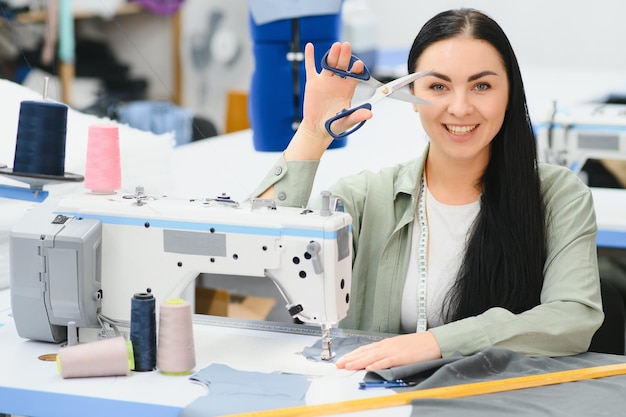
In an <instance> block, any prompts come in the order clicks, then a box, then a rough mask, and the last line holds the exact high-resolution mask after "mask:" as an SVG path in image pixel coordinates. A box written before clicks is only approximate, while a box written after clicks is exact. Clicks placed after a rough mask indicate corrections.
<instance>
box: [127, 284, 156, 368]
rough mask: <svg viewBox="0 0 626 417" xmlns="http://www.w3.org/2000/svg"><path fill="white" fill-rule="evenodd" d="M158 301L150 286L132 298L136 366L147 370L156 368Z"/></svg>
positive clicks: (131, 337) (132, 326)
mask: <svg viewBox="0 0 626 417" xmlns="http://www.w3.org/2000/svg"><path fill="white" fill-rule="evenodd" d="M155 305H156V302H155V299H154V296H153V295H152V294H151V292H150V288H148V290H147V292H145V293H137V294H135V295H134V296H133V298H132V299H131V309H130V340H131V342H132V344H133V354H134V357H135V368H134V369H133V371H138V372H146V371H153V370H154V369H155V368H156V313H155V311H156V306H155Z"/></svg>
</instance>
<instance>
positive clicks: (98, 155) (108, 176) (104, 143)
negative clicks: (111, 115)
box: [85, 124, 122, 194]
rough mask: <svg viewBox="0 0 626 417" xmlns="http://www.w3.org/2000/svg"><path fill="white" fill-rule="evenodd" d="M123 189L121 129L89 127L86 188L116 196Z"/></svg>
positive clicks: (97, 125) (99, 126)
mask: <svg viewBox="0 0 626 417" xmlns="http://www.w3.org/2000/svg"><path fill="white" fill-rule="evenodd" d="M121 187H122V170H121V163H120V143H119V129H118V127H117V126H116V125H114V124H96V125H91V126H89V130H88V137H87V161H86V166H85V188H87V189H89V190H91V191H92V192H93V193H95V194H114V193H115V190H119V189H120V188H121Z"/></svg>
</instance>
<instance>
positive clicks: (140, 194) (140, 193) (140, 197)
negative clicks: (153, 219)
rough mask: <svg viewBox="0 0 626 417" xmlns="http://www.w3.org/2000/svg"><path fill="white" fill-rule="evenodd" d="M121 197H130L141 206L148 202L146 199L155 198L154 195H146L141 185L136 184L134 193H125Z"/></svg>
mask: <svg viewBox="0 0 626 417" xmlns="http://www.w3.org/2000/svg"><path fill="white" fill-rule="evenodd" d="M122 198H125V199H131V198H134V199H135V201H136V203H137V205H138V206H143V205H144V204H146V203H147V202H148V200H156V198H155V197H153V196H149V195H146V193H145V190H144V187H143V185H138V186H136V187H135V194H134V195H130V194H128V195H125V196H123V197H122Z"/></svg>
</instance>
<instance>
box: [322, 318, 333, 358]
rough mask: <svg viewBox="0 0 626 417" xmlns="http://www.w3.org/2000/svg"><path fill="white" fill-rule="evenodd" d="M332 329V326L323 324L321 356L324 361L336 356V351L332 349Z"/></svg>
mask: <svg viewBox="0 0 626 417" xmlns="http://www.w3.org/2000/svg"><path fill="white" fill-rule="evenodd" d="M330 331H331V327H326V326H322V353H321V354H320V358H321V359H322V360H323V361H329V360H331V359H332V358H334V357H335V352H333V350H332V341H331V339H330Z"/></svg>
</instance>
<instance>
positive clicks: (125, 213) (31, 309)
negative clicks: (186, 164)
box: [10, 189, 352, 359]
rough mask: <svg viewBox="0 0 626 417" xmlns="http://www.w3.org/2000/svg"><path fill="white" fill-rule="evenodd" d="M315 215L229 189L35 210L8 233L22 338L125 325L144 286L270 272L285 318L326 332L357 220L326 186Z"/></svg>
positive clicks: (341, 293)
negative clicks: (203, 195)
mask: <svg viewBox="0 0 626 417" xmlns="http://www.w3.org/2000/svg"><path fill="white" fill-rule="evenodd" d="M322 200H323V205H322V209H321V210H319V211H313V210H308V209H301V208H287V207H276V206H275V204H274V202H273V201H272V200H252V201H251V202H250V204H249V205H239V204H238V203H236V202H234V201H232V200H230V199H229V198H227V197H225V196H220V197H218V198H216V199H200V200H180V199H170V198H167V197H159V198H153V197H150V196H147V195H145V194H144V193H143V190H141V189H138V190H137V192H136V193H135V194H134V195H96V194H90V193H84V194H77V195H70V196H66V197H64V198H62V199H60V201H56V202H55V201H45V202H44V203H42V204H40V205H37V206H35V207H33V208H32V209H31V210H30V211H29V212H27V213H26V215H25V216H24V218H23V219H22V220H21V221H20V222H19V223H18V224H16V225H15V226H14V227H13V229H12V231H11V236H10V259H11V274H10V275H11V298H12V299H11V301H12V309H13V315H14V318H15V324H16V327H17V330H18V333H19V335H20V336H21V337H24V338H29V339H34V340H41V341H50V342H57V343H58V342H62V341H64V340H65V339H66V337H67V329H68V323H72V325H73V324H74V323H75V326H76V328H77V329H78V338H79V341H81V342H82V341H90V340H96V339H97V338H103V337H107V333H108V332H107V330H106V329H105V326H106V325H107V323H108V325H113V326H121V327H128V326H129V320H130V310H131V298H132V296H133V294H135V293H137V292H143V291H146V289H147V288H150V289H151V291H152V294H153V295H154V296H155V298H156V300H157V308H158V302H159V301H165V300H166V299H167V298H171V297H180V296H181V294H182V293H183V291H184V290H185V289H186V288H187V287H188V286H189V284H190V283H192V282H193V281H194V279H195V278H196V277H197V276H198V274H200V273H215V274H225V275H240V276H259V277H263V276H267V277H269V278H271V279H272V280H273V282H274V283H275V284H276V286H277V287H278V289H279V291H280V293H281V294H282V295H283V297H284V298H285V300H286V301H287V305H286V308H287V309H288V311H289V313H290V314H291V315H292V316H293V317H294V318H298V319H300V320H301V321H303V322H304V323H308V324H317V325H320V326H321V330H322V359H330V358H331V357H332V355H333V354H332V351H331V341H330V334H331V329H332V326H333V325H334V324H336V323H337V322H338V321H340V320H341V319H342V318H344V317H345V316H346V314H347V311H348V307H349V297H350V285H351V274H352V256H351V244H352V243H351V242H352V229H351V227H352V218H351V217H350V215H349V214H347V213H343V212H341V211H335V209H334V208H333V203H336V201H334V200H333V199H332V198H331V197H330V196H329V195H328V193H323V197H322Z"/></svg>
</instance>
